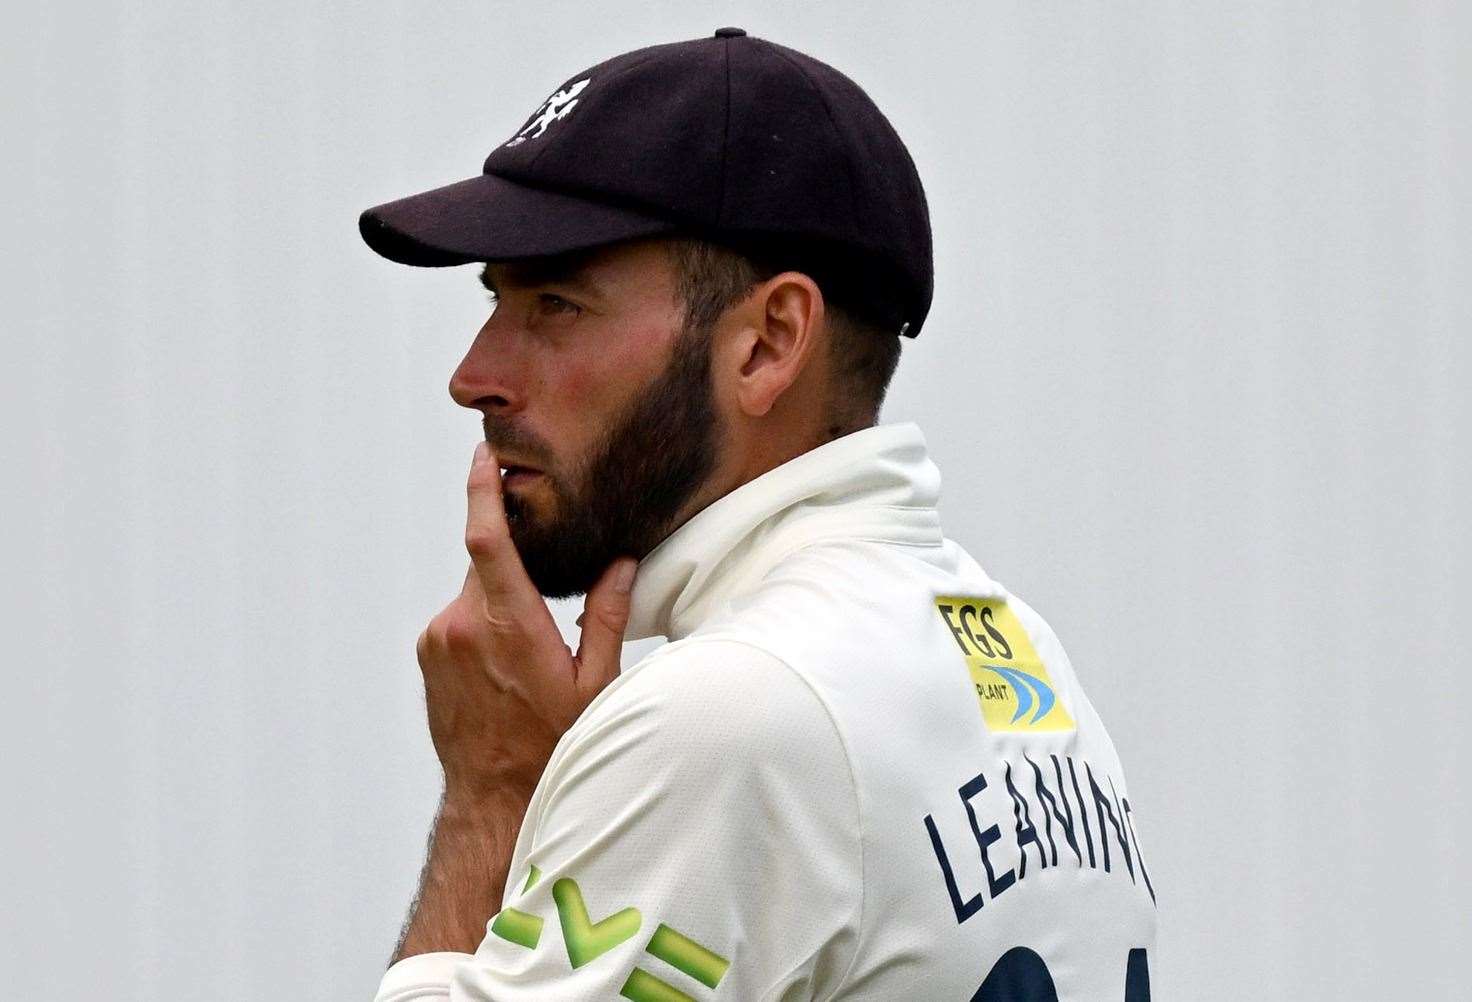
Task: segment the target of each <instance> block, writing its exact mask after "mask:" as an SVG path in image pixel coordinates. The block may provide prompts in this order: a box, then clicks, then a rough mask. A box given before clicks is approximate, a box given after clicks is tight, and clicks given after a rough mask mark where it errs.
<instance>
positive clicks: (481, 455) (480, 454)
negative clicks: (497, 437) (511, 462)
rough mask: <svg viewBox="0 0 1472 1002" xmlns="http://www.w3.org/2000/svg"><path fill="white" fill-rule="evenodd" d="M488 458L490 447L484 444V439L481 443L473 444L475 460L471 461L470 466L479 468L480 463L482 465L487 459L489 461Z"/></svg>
mask: <svg viewBox="0 0 1472 1002" xmlns="http://www.w3.org/2000/svg"><path fill="white" fill-rule="evenodd" d="M490 456H491V447H490V446H489V445H487V444H486V442H485V440H484V439H482V440H481V441H479V442H477V443H475V459H473V460H471V465H472V466H479V465H480V464H481V463H484V462H485V461H486V460H487V459H489V458H490Z"/></svg>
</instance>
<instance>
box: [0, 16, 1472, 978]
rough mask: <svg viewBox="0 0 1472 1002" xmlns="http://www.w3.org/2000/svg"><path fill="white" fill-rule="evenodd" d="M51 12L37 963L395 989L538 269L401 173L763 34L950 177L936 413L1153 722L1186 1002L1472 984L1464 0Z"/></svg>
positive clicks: (1141, 715)
mask: <svg viewBox="0 0 1472 1002" xmlns="http://www.w3.org/2000/svg"><path fill="white" fill-rule="evenodd" d="M5 23H6V30H5V32H4V35H5V37H6V43H5V47H6V50H7V51H6V55H5V58H4V59H3V60H0V91H3V94H4V97H3V102H4V116H5V120H4V135H5V137H6V138H5V148H6V156H5V157H3V158H0V171H3V172H4V173H3V177H0V191H3V195H0V198H3V199H4V204H3V211H4V219H5V225H6V230H7V232H6V235H5V239H4V240H3V246H4V248H5V261H4V267H3V269H0V282H3V288H4V294H5V303H6V308H5V311H4V324H3V327H4V336H5V351H4V363H3V365H0V373H3V385H0V408H3V410H0V420H3V427H4V439H3V440H4V442H5V453H4V456H3V462H4V470H5V476H4V484H5V488H4V493H3V499H4V513H3V514H4V518H3V526H4V532H3V540H4V551H3V553H0V568H3V570H0V582H3V588H4V593H3V595H0V600H3V601H0V609H3V614H4V617H5V621H4V623H3V627H4V633H5V637H6V641H7V642H6V644H5V648H4V656H3V657H4V662H3V663H4V668H5V683H4V696H3V699H0V733H3V735H4V738H3V740H4V745H3V748H0V777H3V782H4V787H3V789H4V794H5V799H6V803H7V809H6V810H4V811H3V812H0V844H3V848H4V853H5V860H6V865H5V866H4V867H3V871H0V872H3V877H0V881H3V883H0V900H3V901H4V903H5V904H4V909H3V911H4V915H5V917H4V920H3V921H4V923H5V927H4V929H3V935H0V969H3V970H4V971H5V975H4V980H5V982H6V991H5V994H6V995H7V996H8V997H13V998H47V999H52V998H55V999H80V998H98V997H107V998H110V999H114V1000H118V1002H124V1000H145V999H147V1000H155V999H195V998H209V999H221V1000H241V1002H244V1000H257V999H299V998H334V999H352V998H360V999H365V1000H366V999H368V998H370V997H371V996H372V993H373V990H374V988H375V986H376V984H377V981H378V978H379V977H380V975H381V973H382V970H383V968H384V966H385V963H386V961H387V959H388V956H389V953H390V951H391V949H392V947H393V945H394V942H395V939H396V936H397V933H398V930H399V925H400V922H401V920H402V918H403V914H404V910H405V907H406V905H407V904H408V902H409V900H410V897H411V896H412V893H413V890H414V888H415V886H416V883H417V876H418V869H419V866H420V863H421V860H422V854H423V842H424V837H425V834H426V831H427V826H428V824H429V821H430V819H431V816H432V812H433V809H434V806H435V802H436V796H437V779H438V773H437V767H436V763H435V759H434V756H433V752H432V749H431V747H430V744H429V741H428V737H427V734H426V731H425V728H424V723H423V707H422V691H421V688H420V682H419V678H418V669H417V667H416V665H415V663H414V653H413V646H414V640H415V638H416V636H417V635H418V632H419V631H420V630H421V629H422V628H423V626H424V624H425V623H426V622H427V621H428V619H429V618H430V617H431V616H432V615H433V614H434V613H435V612H436V611H438V609H439V608H441V607H442V606H443V605H444V604H445V603H446V602H447V601H449V599H450V598H451V597H452V596H453V595H454V594H455V592H456V591H457V590H458V588H459V586H460V581H461V578H462V575H463V571H464V566H465V560H466V558H465V554H464V551H463V549H462V547H461V541H460V540H461V533H462V531H463V519H464V495H463V483H464V474H465V470H466V467H467V465H468V462H469V459H470V454H471V449H472V446H473V444H474V443H475V441H476V438H477V435H478V434H479V425H478V422H477V419H476V415H475V414H474V413H473V412H470V411H465V410H463V409H461V408H459V407H457V406H455V405H454V404H453V403H452V402H451V401H450V399H449V397H448V395H447V393H446V384H447V382H448V379H449V375H450V372H451V371H452V369H453V368H454V366H455V364H456V363H457V362H458V361H459V359H460V357H461V355H462V354H463V352H464V351H465V349H466V348H467V347H468V345H469V343H470V339H471V337H472V335H473V334H474V332H475V330H476V328H477V327H478V325H479V324H480V322H481V320H482V319H483V313H484V310H485V308H486V307H485V303H484V300H483V298H482V294H481V293H480V291H479V289H478V287H477V285H476V283H475V280H474V277H473V269H472V268H458V269H445V270H417V269H406V268H401V267H397V266H394V265H391V264H389V263H387V262H385V261H383V260H381V259H378V258H376V257H374V256H373V255H372V254H371V253H370V252H369V251H368V250H367V249H366V248H365V247H364V246H363V245H362V244H361V243H360V242H359V240H358V236H357V233H356V217H357V214H358V212H359V211H360V210H361V209H363V208H365V207H367V206H369V205H372V204H375V203H378V202H381V201H386V200H388V199H390V198H395V197H398V196H400V195H403V194H408V193H410V192H412V191H419V190H422V189H424V188H428V187H432V186H435V185H438V184H442V183H446V182H448V181H452V180H457V179H459V178H461V177H465V176H469V175H471V174H475V173H477V172H478V171H479V169H480V162H481V160H482V158H483V157H484V155H485V153H486V152H487V151H488V150H489V149H490V148H491V146H492V145H493V144H495V143H496V142H498V141H502V140H504V139H505V138H506V137H507V136H509V135H510V134H511V132H512V131H514V129H515V128H516V127H517V126H518V125H519V124H520V123H521V121H522V120H523V119H524V117H525V116H526V115H527V114H528V113H529V112H530V111H531V110H532V109H533V108H534V107H535V106H536V105H537V103H538V102H540V101H541V100H542V99H543V98H544V97H545V96H546V94H547V93H549V92H550V91H551V90H552V89H553V88H554V87H555V85H557V84H558V83H560V82H561V81H562V80H563V79H564V78H565V77H567V76H568V75H570V74H572V73H574V72H576V71H577V70H579V69H582V68H584V67H586V66H589V65H592V64H593V63H595V62H597V61H600V60H601V59H603V58H605V57H607V56H609V55H612V54H614V53H616V52H620V51H624V50H627V49H631V48H635V47H638V46H642V45H647V44H652V43H654V42H660V41H672V40H676V39H680V38H690V37H698V36H701V35H704V34H707V33H709V32H710V31H711V30H713V29H714V28H715V27H717V26H719V25H722V24H738V25H742V26H744V27H746V28H747V29H748V30H749V31H750V32H751V33H752V34H756V35H761V36H765V37H770V38H773V39H775V40H778V41H782V42H784V43H786V44H790V45H793V46H795V47H797V48H801V49H803V50H805V51H807V52H810V53H812V54H813V55H815V56H817V57H819V58H822V59H825V60H827V61H829V62H831V63H833V64H834V65H836V66H838V67H839V68H840V69H842V70H844V71H845V72H847V73H849V74H850V75H851V76H853V77H854V78H855V79H857V80H858V81H859V82H860V83H861V84H862V85H863V86H864V87H866V88H867V89H868V90H869V92H870V93H871V94H872V95H873V97H874V98H875V99H876V101H877V102H878V103H879V105H880V107H881V108H883V109H884V110H885V111H886V113H887V114H888V115H889V116H890V118H891V120H892V121H893V122H894V123H895V125H896V127H897V128H898V129H899V131H900V133H901V135H902V136H903V137H904V138H905V139H906V141H907V142H908V144H909V146H910V148H911V151H912V153H913V155H914V157H915V159H916V161H917V163H918V164H919V167H920V170H921V173H922V176H923V178H924V180H925V183H926V186H927V190H928V193H929V198H930V205H931V211H932V215H933V219H934V229H935V238H936V270H937V283H936V284H937V294H936V301H935V308H934V311H933V313H932V315H931V318H930V320H929V323H928V326H927V328H926V330H925V332H924V333H923V334H922V336H921V337H920V338H919V340H918V341H917V342H914V343H912V344H909V345H907V347H906V350H905V353H904V357H903V359H902V361H901V364H900V369H899V373H898V375H897V376H896V381H895V384H894V386H893V390H892V395H891V399H890V401H889V403H888V405H887V406H886V409H885V414H884V419H885V420H886V421H905V420H913V421H916V422H918V423H919V424H920V426H921V427H922V429H924V430H925V432H926V434H927V436H928V438H929V441H930V444H931V446H932V448H933V453H934V456H935V459H936V460H937V462H938V463H939V465H940V467H941V469H942V472H943V474H944V477H945V494H944V500H943V517H944V521H945V524H946V527H947V530H948V532H949V533H950V534H951V535H952V536H953V537H955V538H957V539H959V540H960V541H961V542H962V543H963V544H965V545H966V546H967V547H968V548H969V549H970V550H971V552H972V553H973V554H974V555H975V556H976V557H977V558H978V559H979V560H980V561H981V562H982V564H983V565H984V566H985V567H987V568H988V570H990V571H991V572H992V573H993V574H994V575H995V576H997V577H999V578H1000V579H1001V580H1003V581H1004V582H1006V583H1007V584H1008V585H1009V586H1010V587H1012V588H1013V589H1014V590H1015V591H1016V592H1018V593H1019V594H1021V595H1022V596H1024V597H1025V598H1027V599H1028V600H1029V601H1030V602H1032V604H1034V605H1035V606H1036V607H1037V608H1038V609H1039V610H1040V611H1041V612H1042V613H1043V614H1044V615H1045V616H1046V617H1048V618H1049V620H1050V621H1051V622H1052V624H1053V626H1054V627H1055V629H1056V630H1057V631H1058V632H1059V634H1060V635H1061V636H1062V637H1063V639H1064V642H1065V644H1067V645H1068V647H1069V649H1070V652H1071V654H1072V657H1073V660H1074V661H1075V663H1076V665H1077V666H1078V670H1079V673H1080V675H1081V676H1082V678H1083V679H1084V682H1085V685H1086V686H1087V687H1088V689H1089V691H1090V693H1091V695H1092V697H1093V699H1094V701H1095V702H1096V704H1097V705H1098V707H1099V709H1100V711H1101V713H1102V714H1103V716H1104V719H1105V720H1106V721H1107V722H1108V724H1109V726H1110V729H1111V732H1112V734H1113V736H1114V738H1115V740H1116V743H1117V744H1118V746H1119V749H1120V752H1121V755H1122V756H1123V760H1124V762H1125V765H1126V768H1127V770H1128V774H1129V778H1130V783H1131V788H1132V794H1133V799H1134V801H1135V802H1136V803H1137V804H1138V807H1139V818H1140V824H1141V836H1142V841H1143V843H1144V846H1145V849H1146V854H1147V857H1148V860H1149V865H1150V867H1151V871H1152V875H1153V876H1154V877H1155V881H1156V884H1157V887H1158V888H1159V890H1160V895H1161V897H1160V918H1161V928H1162V933H1161V938H1160V943H1159V948H1158V950H1157V952H1156V954H1155V955H1154V956H1152V958H1151V967H1152V969H1153V971H1154V977H1155V985H1156V997H1157V998H1160V999H1203V1000H1206V999H1222V1000H1226V999H1242V998H1254V999H1294V1000H1307V999H1335V1000H1340V999H1384V998H1397V999H1411V998H1414V999H1453V998H1465V997H1466V992H1467V990H1468V989H1467V984H1468V981H1469V977H1472V966H1469V962H1468V953H1469V951H1468V950H1467V949H1466V944H1467V943H1468V942H1472V936H1469V932H1472V929H1469V919H1468V907H1467V899H1468V893H1469V890H1472V887H1469V880H1468V877H1469V867H1468V863H1467V861H1466V857H1465V855H1464V851H1463V846H1462V843H1463V841H1464V839H1465V837H1466V834H1467V822H1468V806H1467V803H1466V796H1467V793H1468V783H1467V781H1466V778H1465V774H1464V771H1463V770H1464V769H1465V767H1466V765H1467V761H1468V736H1467V728H1466V722H1467V713H1466V710H1465V706H1466V704H1467V701H1468V698H1469V697H1472V684H1469V682H1468V674H1467V668H1468V659H1467V656H1466V653H1465V650H1466V639H1465V637H1464V635H1463V634H1464V631H1463V630H1462V628H1461V623H1462V622H1463V620H1464V619H1465V616H1466V611H1465V610H1466V608H1467V606H1468V601H1469V599H1472V593H1469V592H1472V590H1469V587H1468V580H1467V572H1468V569H1469V552H1468V550H1469V547H1468V533H1467V530H1466V527H1465V521H1464V515H1465V511H1466V508H1467V499H1468V488H1469V482H1468V480H1469V476H1468V463H1467V457H1468V455H1469V452H1472V450H1469V448H1468V446H1469V442H1468V438H1469V435H1468V431H1469V415H1468V405H1467V397H1466V393H1465V387H1466V386H1467V383H1468V378H1469V375H1472V373H1469V361H1472V358H1469V349H1468V346H1467V336H1468V334H1469V330H1472V296H1469V292H1468V287H1467V283H1466V278H1467V276H1468V275H1469V274H1472V238H1469V232H1472V212H1469V186H1468V181H1467V170H1468V156H1467V154H1468V152H1469V135H1468V130H1469V125H1468V123H1469V122H1472V88H1469V84H1472V79H1469V77H1472V72H1469V66H1468V60H1467V53H1468V52H1469V51H1472V18H1469V15H1468V12H1467V8H1466V7H1465V6H1457V5H1453V4H1449V3H1448V4H1433V3H1408V2H1406V3H1391V2H1380V3H1368V2H1367V3H1283V4H1261V3H1231V4H1221V3H1215V2H1192V3H1175V4H1166V3H1128V4H1126V3H1115V4H1098V5H1096V4H1075V3H1029V4H1016V3H984V4H970V5H962V4H915V3H904V4H900V3H888V4H881V3H850V4H835V3H823V4H817V3H813V4H806V5H795V4H775V3H773V4H731V5H721V6H716V5H701V4H690V3H673V2H664V3H653V4H650V3H643V4H638V5H635V4H619V5H613V6H610V5H607V4H600V5H592V4H586V5H584V4H569V3H541V4H536V5H515V6H513V5H509V4H503V3H485V2H482V3H468V2H449V3H435V4H427V5H426V4H418V3H408V2H398V3H367V4H348V3H341V2H339V3H331V4H322V3H318V4H300V3H284V2H273V3H254V4H249V5H247V4H239V5H234V6H222V5H219V4H214V3H196V2H190V3H184V2H180V0H166V2H155V3H149V4H131V3H130V4H124V3H118V2H110V3H99V2H93V3H87V4H82V3H79V2H76V0H69V2H61V3H53V4H30V5H24V6H19V5H12V6H10V7H8V8H7V13H6V17H5ZM1459 276H1460V278H1459ZM557 611H558V615H559V617H560V621H561V622H563V623H564V624H565V625H566V626H567V627H569V628H571V620H572V618H573V617H574V616H575V615H576V613H577V611H578V610H577V608H576V607H575V606H572V605H565V606H560V607H559V608H558V610H557ZM640 653H642V649H631V650H630V651H628V655H629V657H630V658H632V657H636V656H638V654H640Z"/></svg>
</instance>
